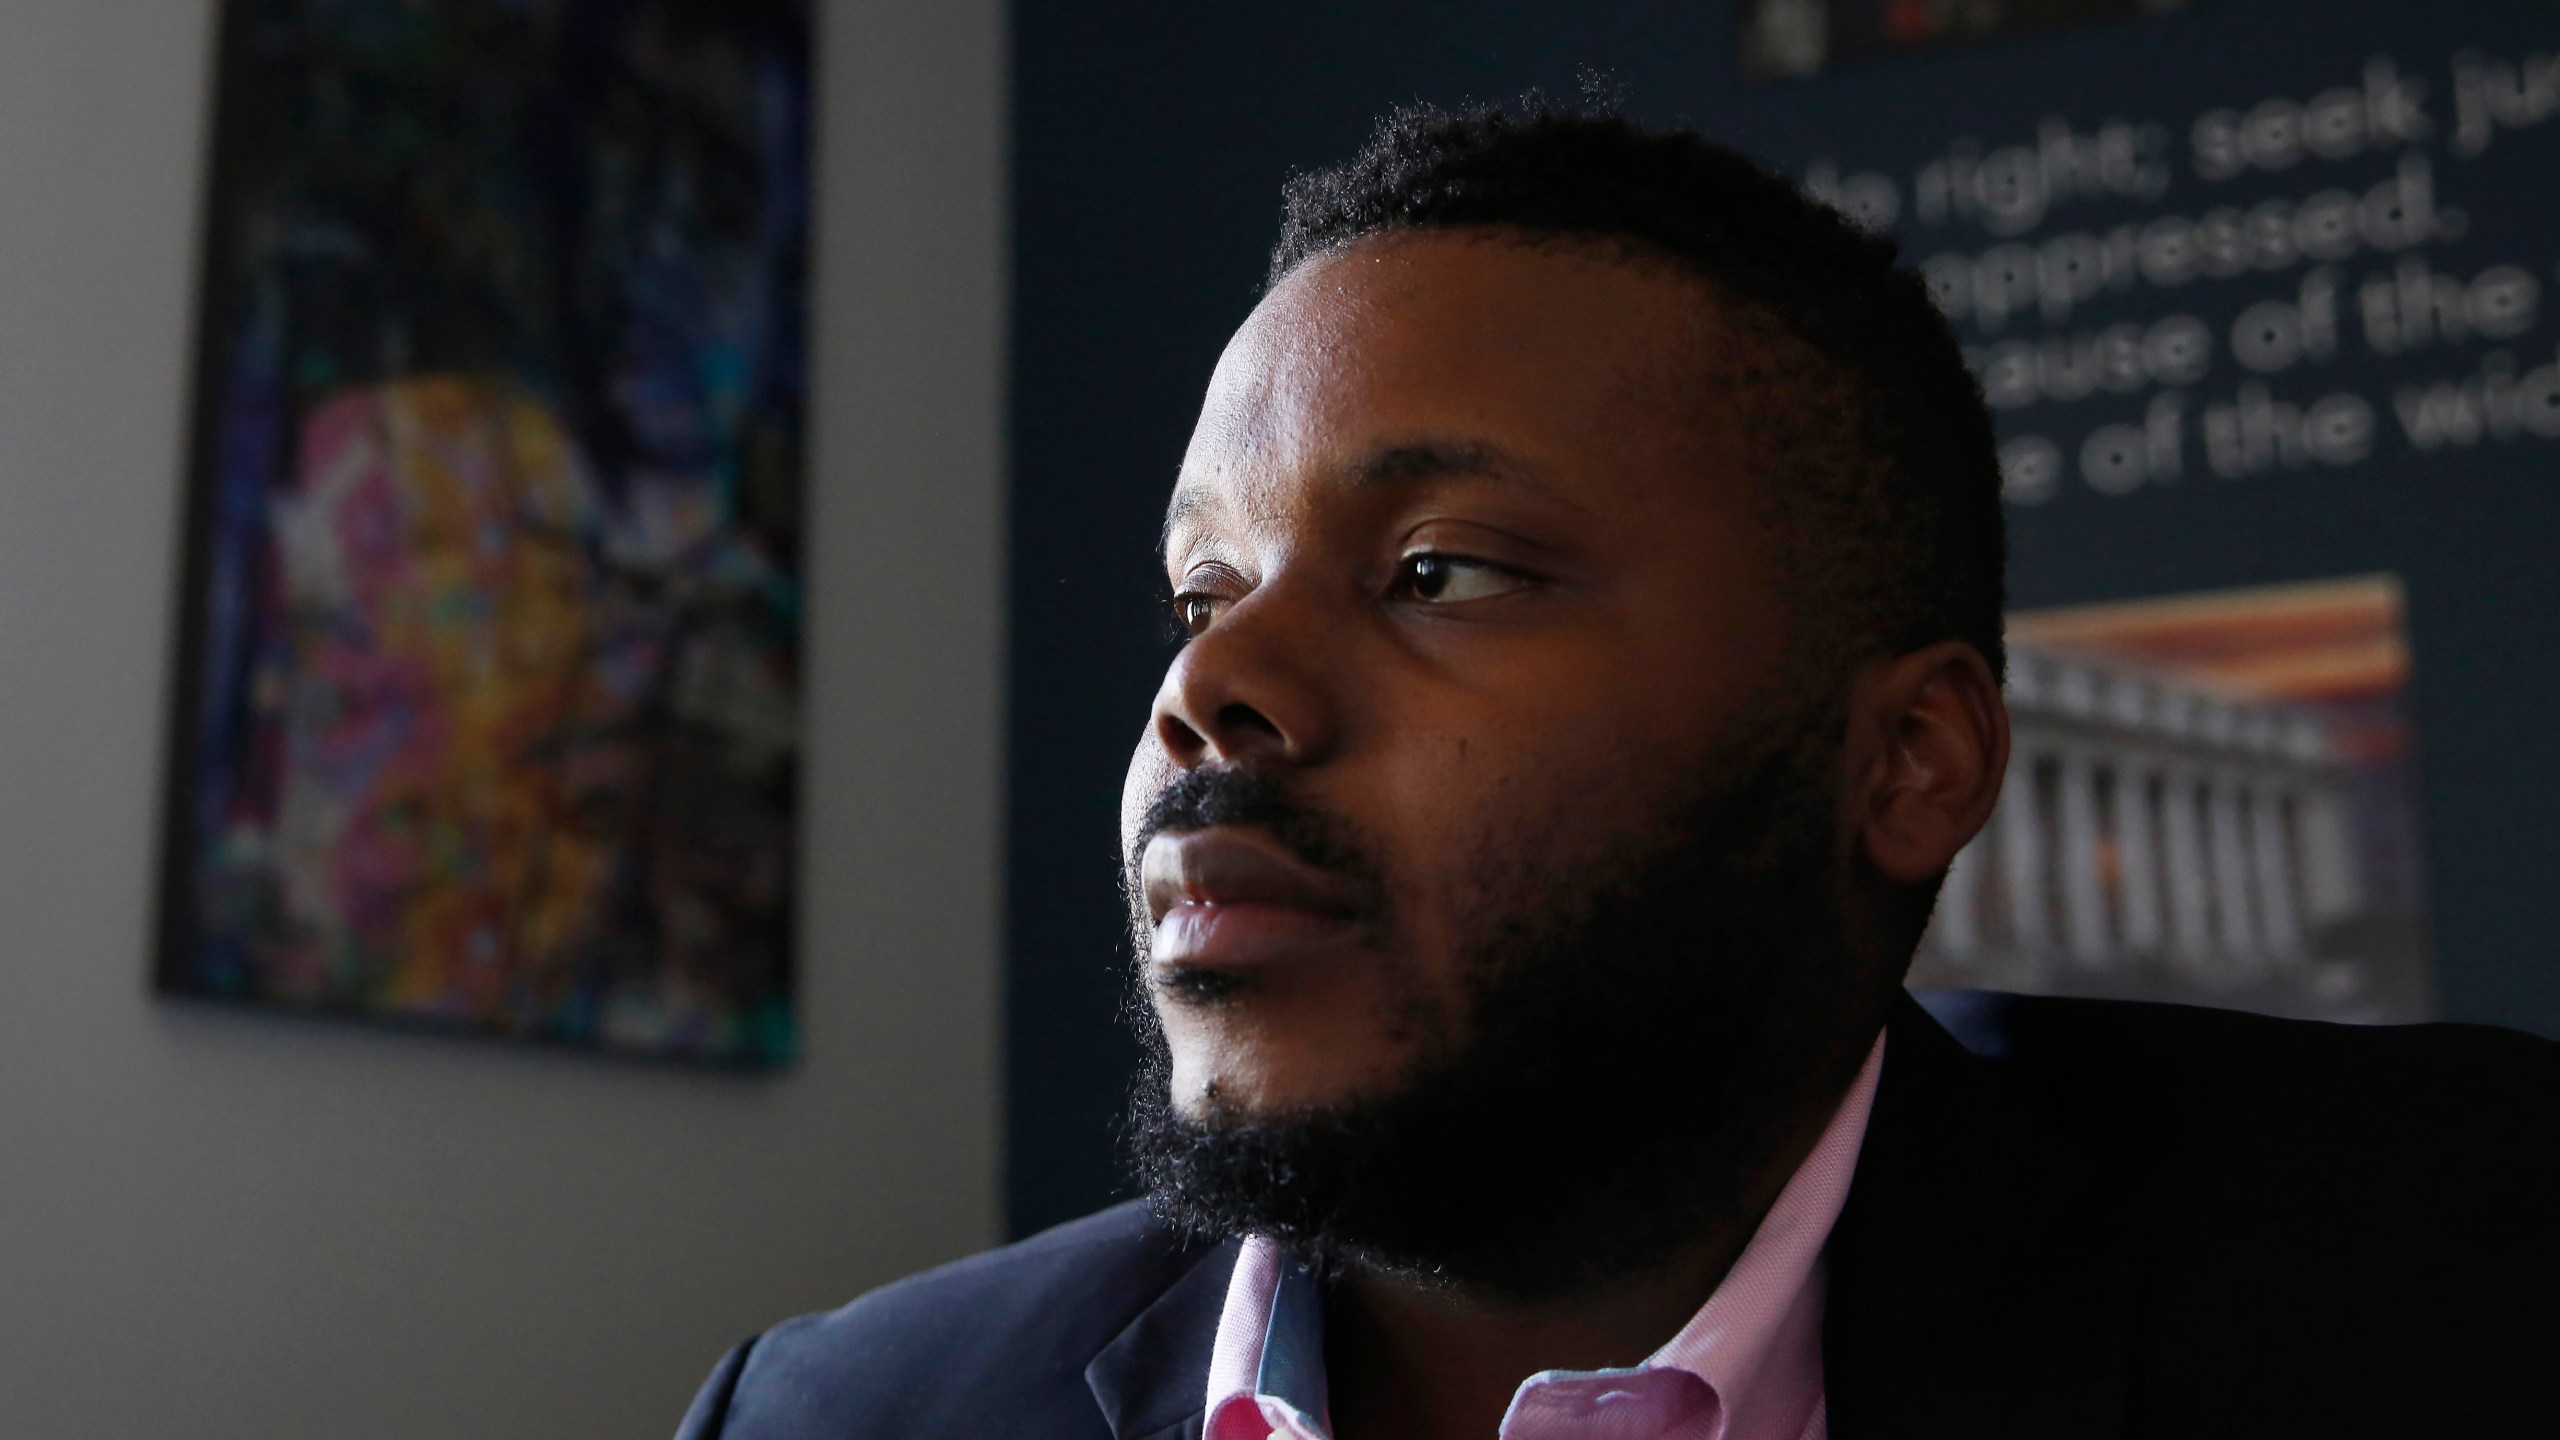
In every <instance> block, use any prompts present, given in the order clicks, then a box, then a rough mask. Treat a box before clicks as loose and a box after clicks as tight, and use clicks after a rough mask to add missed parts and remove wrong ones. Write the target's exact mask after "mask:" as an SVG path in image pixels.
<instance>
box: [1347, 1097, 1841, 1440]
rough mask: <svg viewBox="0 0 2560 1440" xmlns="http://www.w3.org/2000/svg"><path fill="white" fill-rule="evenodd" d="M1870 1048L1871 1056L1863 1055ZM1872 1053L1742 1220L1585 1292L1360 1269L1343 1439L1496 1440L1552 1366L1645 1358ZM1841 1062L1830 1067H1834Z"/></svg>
mask: <svg viewBox="0 0 2560 1440" xmlns="http://www.w3.org/2000/svg"><path fill="white" fill-rule="evenodd" d="M1863 1058H1864V1052H1863V1051H1861V1052H1860V1053H1859V1056H1858V1060H1863ZM1857 1063H1858V1061H1851V1062H1850V1064H1849V1068H1848V1072H1847V1073H1846V1074H1843V1075H1841V1076H1839V1077H1838V1083H1837V1084H1827V1083H1826V1084H1823V1085H1821V1086H1820V1087H1819V1089H1818V1091H1817V1093H1818V1094H1819V1096H1820V1097H1821V1098H1820V1099H1819V1100H1818V1102H1816V1103H1810V1104H1807V1105H1805V1106H1803V1107H1801V1108H1800V1109H1799V1111H1798V1112H1797V1113H1796V1114H1795V1115H1794V1116H1793V1117H1792V1119H1791V1123H1790V1124H1789V1125H1788V1126H1787V1127H1786V1129H1785V1130H1784V1131H1783V1132H1782V1133H1783V1136H1784V1138H1783V1140H1782V1141H1781V1142H1780V1143H1779V1144H1778V1145H1777V1146H1776V1147H1774V1148H1773V1149H1772V1150H1771V1151H1770V1152H1769V1153H1768V1154H1767V1156H1766V1159H1765V1161H1764V1162H1763V1163H1762V1164H1760V1165H1757V1166H1755V1167H1754V1168H1753V1169H1752V1172H1751V1175H1750V1178H1749V1180H1748V1181H1747V1182H1746V1183H1745V1184H1744V1186H1743V1187H1742V1189H1743V1193H1742V1194H1741V1196H1740V1197H1739V1198H1740V1200H1741V1202H1742V1203H1740V1204H1738V1205H1736V1206H1734V1207H1732V1208H1730V1209H1726V1210H1724V1211H1723V1212H1722V1213H1723V1214H1725V1215H1727V1216H1733V1217H1739V1218H1737V1219H1731V1220H1725V1221H1720V1222H1717V1223H1714V1224H1711V1225H1708V1226H1706V1227H1705V1228H1703V1229H1701V1230H1700V1231H1699V1232H1698V1233H1696V1234H1694V1235H1692V1236H1691V1237H1689V1238H1688V1239H1687V1240H1686V1241H1684V1242H1683V1243H1681V1244H1680V1245H1679V1246H1678V1247H1676V1248H1675V1249H1674V1250H1673V1251H1672V1252H1671V1253H1670V1254H1668V1255H1667V1256H1665V1257H1663V1258H1662V1259H1661V1260H1660V1261H1658V1262H1656V1263H1654V1264H1651V1265H1648V1266H1646V1267H1644V1268H1643V1269H1641V1270H1638V1271H1633V1272H1630V1273H1626V1274H1621V1275H1615V1276H1611V1277H1608V1278H1605V1279H1602V1280H1598V1281H1595V1282H1592V1283H1590V1284H1587V1285H1584V1286H1581V1287H1578V1288H1576V1289H1574V1290H1572V1291H1569V1292H1566V1293H1563V1294H1559V1295H1554V1296H1547V1297H1538V1298H1521V1297H1517V1296H1512V1295H1506V1294H1499V1293H1494V1292H1490V1291H1486V1290H1483V1289H1480V1288H1471V1287H1468V1286H1466V1285H1463V1284H1457V1285H1453V1284H1450V1283H1447V1282H1445V1281H1440V1280H1437V1279H1429V1278H1417V1277H1414V1276H1412V1275H1409V1274H1405V1273H1402V1272H1395V1271H1386V1270H1377V1269H1369V1268H1363V1267H1359V1266H1353V1267H1351V1268H1349V1269H1347V1270H1346V1271H1344V1272H1343V1273H1342V1274H1341V1275H1340V1277H1339V1278H1338V1279H1337V1280H1336V1282H1335V1284H1334V1285H1333V1287H1332V1289H1331V1291H1330V1293H1329V1295H1328V1297H1327V1303H1326V1312H1325V1370H1326V1378H1327V1386H1328V1390H1329V1392H1330V1393H1329V1400H1330V1404H1331V1408H1332V1411H1333V1417H1332V1418H1333V1429H1334V1434H1335V1435H1336V1436H1337V1437H1338V1440H1379V1437H1389V1436H1392V1437H1397V1440H1483V1437H1485V1436H1487V1435H1491V1434H1494V1433H1496V1432H1497V1431H1498V1430H1499V1428H1500V1426H1501V1422H1502V1417H1503V1414H1504V1413H1505V1412H1506V1411H1507V1410H1508V1409H1509V1408H1510V1404H1511V1397H1512V1395H1513V1393H1514V1392H1515V1391H1517V1390H1518V1388H1519V1386H1520V1383H1521V1382H1522V1381H1523V1380H1525V1379H1527V1378H1528V1377H1529V1376H1531V1375H1534V1374H1536V1373H1538V1372H1539V1371H1542V1370H1604V1369H1617V1368H1623V1367H1630V1366H1635V1365H1638V1364H1641V1363H1642V1362H1643V1361H1644V1359H1645V1358H1646V1357H1647V1356H1649V1355H1651V1354H1652V1353H1653V1352H1654V1351H1656V1350H1659V1349H1660V1348H1662V1346H1663V1345H1665V1344H1666V1343H1668V1342H1669V1341H1670V1340H1671V1338H1672V1337H1673V1336H1674V1335H1677V1334H1678V1333H1679V1332H1680V1330H1681V1327H1683V1326H1685V1325H1686V1324H1688V1322H1689V1320H1690V1319H1691V1317H1693V1316H1695V1315H1696V1314H1697V1312H1698V1311H1699V1309H1700V1308H1701V1307H1703V1306H1704V1305H1705V1304H1706V1303H1707V1299H1708V1297H1709V1296H1711V1295H1713V1294H1714V1293H1715V1290H1716V1287H1717V1286H1718V1285H1720V1284H1722V1283H1723V1281H1724V1277H1725V1275H1726V1273H1727V1272H1729V1271H1730V1270H1731V1269H1732V1268H1733V1263H1734V1261H1735V1260H1737V1259H1739V1258H1740V1257H1741V1254H1742V1251H1743V1247H1744V1246H1746V1245H1748V1244H1749V1243H1750V1241H1751V1236H1752V1234H1753V1232H1754V1231H1756V1230H1757V1229H1758V1228H1759V1224H1760V1220H1761V1217H1763V1216H1765V1215H1766V1214H1767V1213H1768V1211H1769V1207H1770V1206H1771V1205H1773V1204H1775V1203H1776V1201H1777V1198H1778V1193H1779V1191H1781V1190H1783V1189H1784V1188H1785V1187H1786V1183H1787V1181H1788V1179H1789V1178H1790V1177H1792V1176H1793V1175H1794V1174H1795V1172H1796V1169H1797V1167H1798V1166H1800V1165H1802V1164H1803V1163H1804V1158H1805V1156H1806V1155H1807V1154H1809V1153H1811V1151H1812V1149H1813V1147H1814V1145H1815V1143H1816V1142H1818V1141H1819V1140H1820V1139H1821V1137H1822V1132H1823V1129H1824V1128H1825V1127H1826V1126H1827V1125H1828V1124H1829V1123H1830V1120H1831V1116H1832V1114H1833V1113H1834V1112H1835V1111H1836V1110H1837V1109H1838V1108H1839V1099H1840V1095H1841V1093H1842V1092H1843V1091H1844V1090H1846V1089H1847V1087H1848V1083H1849V1080H1850V1078H1852V1077H1854V1075H1855V1073H1856V1066H1857ZM1826 1068H1830V1067H1826Z"/></svg>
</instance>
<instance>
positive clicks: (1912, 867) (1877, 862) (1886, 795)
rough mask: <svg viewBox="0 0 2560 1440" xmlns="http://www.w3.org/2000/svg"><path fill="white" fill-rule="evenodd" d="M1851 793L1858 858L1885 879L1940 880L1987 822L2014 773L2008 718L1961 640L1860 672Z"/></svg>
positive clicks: (1854, 691) (1853, 714)
mask: <svg viewBox="0 0 2560 1440" xmlns="http://www.w3.org/2000/svg"><path fill="white" fill-rule="evenodd" d="M1847 738H1848V753H1847V757H1846V758H1847V759H1848V760H1849V775H1848V780H1849V784H1848V787H1847V790H1846V793H1845V794H1844V795H1843V796H1842V799H1843V800H1844V801H1845V802H1846V803H1847V805H1848V806H1849V808H1850V813H1849V815H1848V816H1847V817H1846V818H1847V821H1848V824H1849V826H1850V827H1851V828H1852V830H1853V832H1854V834H1855V836H1856V843H1857V845H1858V847H1859V849H1860V850H1861V851H1862V852H1863V853H1864V854H1865V856H1866V858H1867V861H1868V863H1869V864H1872V865H1873V866H1874V867H1875V868H1876V870H1877V872H1878V873H1879V874H1881V875H1882V876H1884V877H1885V878H1886V879H1887V880H1890V881H1894V882H1897V883H1904V884H1908V883H1912V882H1916V881H1921V880H1927V879H1929V878H1931V877H1933V876H1936V875H1939V874H1941V873H1943V872H1944V871H1945V870H1946V868H1947V866H1948V864H1949V863H1951V862H1952V861H1953V860H1954V859H1955V858H1956V852H1957V851H1959V850H1962V849H1963V848H1964V847H1965V844H1966V842H1967V841H1970V840H1971V839H1973V837H1974V835H1975V834H1976V833H1977V832H1979V831H1980V830H1981V829H1982V826H1983V824H1984V822H1985V821H1987V820H1989V819H1990V818H1991V807H1992V805H1993V803H1994V802H1996V801H1997V800H1998V799H1999V798H2000V777H2001V775H2002V774H2003V773H2004V772H2005V771H2006V770H2007V769H2008V767H2009V709H2008V706H2007V705H2005V704H2003V703H2002V702H2001V699H2000V684H1999V682H1998V681H1997V680H1994V679H1993V678H1992V676H1991V667H1990V665H1989V664H1988V663H1986V662H1985V661H1984V660H1983V658H1982V652H1980V651H1978V650H1976V649H1974V648H1973V647H1972V646H1970V645H1967V644H1965V643H1964V642H1963V641H1961V640H1942V641H1940V642H1938V643H1937V644H1934V645H1931V646H1928V647H1927V648H1925V649H1921V650H1915V651H1913V652H1911V653H1910V654H1908V655H1900V656H1896V657H1894V658H1892V659H1889V660H1879V661H1875V662H1873V663H1872V664H1870V665H1869V666H1868V667H1866V668H1865V669H1864V670H1862V671H1861V672H1860V673H1859V675H1858V678H1857V680H1856V682H1855V683H1854V685H1853V686H1852V687H1851V692H1850V709H1849V735H1848V737H1847Z"/></svg>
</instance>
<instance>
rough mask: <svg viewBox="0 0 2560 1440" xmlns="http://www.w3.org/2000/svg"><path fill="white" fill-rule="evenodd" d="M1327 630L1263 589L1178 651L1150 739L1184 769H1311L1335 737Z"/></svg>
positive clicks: (1333, 660)
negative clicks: (1253, 765) (1250, 765)
mask: <svg viewBox="0 0 2560 1440" xmlns="http://www.w3.org/2000/svg"><path fill="white" fill-rule="evenodd" d="M1327 631H1328V627H1327V626H1326V625H1325V624H1324V623H1323V622H1322V621H1321V620H1320V618H1319V617H1317V616H1316V615H1314V614H1313V613H1311V611H1310V610H1309V609H1308V608H1307V607H1306V606H1304V605H1302V604H1300V603H1297V602H1296V601H1295V600H1294V599H1293V597H1291V596H1290V595H1288V594H1287V593H1285V592H1284V591H1281V590H1279V589H1276V588H1273V587H1269V586H1266V587H1265V588H1264V589H1261V590H1257V591H1256V592H1254V593H1253V594H1252V595H1249V596H1247V597H1245V598H1244V599H1242V600H1240V601H1238V602H1237V603H1236V604H1235V605H1234V606H1232V607H1231V608H1230V609H1229V610H1228V611H1227V613H1226V614H1225V615H1223V616H1221V617H1220V618H1219V619H1218V621H1217V623H1215V624H1213V625H1211V626H1210V627H1209V628H1208V629H1207V630H1205V631H1203V632H1201V633H1200V634H1199V635H1198V636H1196V637H1195V638H1193V639H1192V641H1191V642H1190V643H1189V644H1187V645H1185V646H1184V647H1183V648H1182V653H1181V654H1179V655H1177V656H1175V657H1174V661H1173V664H1172V666H1171V667H1170V668H1168V669H1167V670H1166V671H1165V676H1164V684H1163V686H1162V687H1160V688H1159V689H1158V690H1157V691H1156V706H1155V722H1154V723H1155V737H1156V740H1157V743H1159V744H1161V745H1162V746H1163V747H1164V751H1165V754H1166V755H1167V756H1168V757H1170V758H1171V759H1172V761H1173V763H1174V764H1176V765H1178V766H1180V767H1182V768H1183V769H1186V770H1188V769H1193V768H1196V767H1198V766H1202V765H1215V764H1229V765H1232V764H1240V763H1244V762H1247V761H1259V762H1262V763H1266V764H1268V763H1280V764H1289V765H1308V764H1313V763H1315V762H1317V761H1319V760H1321V759H1322V758H1324V756H1325V755H1326V754H1328V753H1330V752H1331V750H1332V749H1333V746H1334V744H1335V741H1336V739H1337V738H1338V733H1337V732H1338V720H1339V717H1338V711H1337V696H1336V695H1335V694H1334V693H1333V690H1332V688H1331V685H1330V683H1329V676H1330V675H1332V674H1337V673H1338V672H1339V662H1340V659H1341V657H1340V656H1338V655H1333V654H1330V653H1328V652H1329V649H1330V648H1331V647H1329V646H1328V644H1327V639H1328V635H1327Z"/></svg>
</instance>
